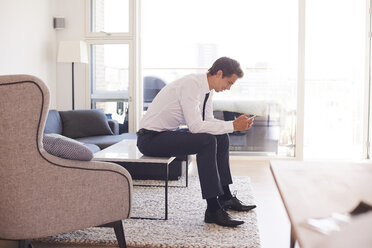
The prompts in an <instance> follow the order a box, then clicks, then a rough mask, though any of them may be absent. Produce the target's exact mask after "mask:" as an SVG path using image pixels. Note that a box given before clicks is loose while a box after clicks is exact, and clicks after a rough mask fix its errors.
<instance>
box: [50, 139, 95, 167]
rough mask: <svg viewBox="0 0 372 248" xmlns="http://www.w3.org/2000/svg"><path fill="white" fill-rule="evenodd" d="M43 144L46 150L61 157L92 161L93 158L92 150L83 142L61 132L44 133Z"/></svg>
mask: <svg viewBox="0 0 372 248" xmlns="http://www.w3.org/2000/svg"><path fill="white" fill-rule="evenodd" d="M43 146H44V149H45V151H47V152H48V153H50V154H52V155H54V156H56V157H60V158H66V159H71V160H81V161H90V160H92V158H93V153H92V151H91V150H90V149H89V148H88V147H86V146H85V145H84V144H83V143H80V142H79V141H76V140H73V139H70V138H67V137H65V136H62V135H60V134H46V135H44V137H43Z"/></svg>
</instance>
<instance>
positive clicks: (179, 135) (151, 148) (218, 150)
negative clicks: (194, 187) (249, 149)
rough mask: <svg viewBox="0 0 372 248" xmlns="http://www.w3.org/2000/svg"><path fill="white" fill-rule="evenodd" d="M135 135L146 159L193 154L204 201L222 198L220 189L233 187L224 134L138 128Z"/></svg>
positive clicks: (227, 144) (226, 139) (226, 136)
mask: <svg viewBox="0 0 372 248" xmlns="http://www.w3.org/2000/svg"><path fill="white" fill-rule="evenodd" d="M137 135H138V138H137V147H138V149H139V150H140V151H141V153H143V154H144V155H146V156H152V157H171V156H182V155H189V154H196V161H197V167H198V173H199V180H200V186H201V191H202V197H203V199H208V198H212V197H216V196H220V195H223V190H222V187H223V186H226V185H229V184H232V179H231V172H230V161H229V160H230V159H229V136H228V135H227V134H222V135H212V134H208V133H190V132H178V131H165V132H154V131H147V130H144V129H141V130H140V131H139V132H138V133H137Z"/></svg>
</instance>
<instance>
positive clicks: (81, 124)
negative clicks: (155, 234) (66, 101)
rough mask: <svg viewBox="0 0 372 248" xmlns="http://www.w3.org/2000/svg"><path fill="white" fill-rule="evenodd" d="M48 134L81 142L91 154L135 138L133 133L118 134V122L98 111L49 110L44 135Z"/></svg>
mask: <svg viewBox="0 0 372 248" xmlns="http://www.w3.org/2000/svg"><path fill="white" fill-rule="evenodd" d="M105 122H106V123H107V124H106V125H107V127H106V126H105ZM88 129H89V130H88ZM107 129H109V130H107ZM109 131H111V133H110V132H109ZM49 133H56V134H61V135H63V136H66V137H69V138H72V139H75V140H77V141H79V142H82V143H83V144H84V145H86V146H87V147H88V148H89V149H90V150H91V151H92V152H93V153H95V152H98V151H100V150H102V149H105V148H106V147H109V146H111V145H113V144H115V143H117V142H120V141H122V140H123V139H135V138H136V137H137V136H136V134H135V133H123V134H119V124H118V122H117V121H116V120H112V119H106V117H105V115H104V114H103V111H102V112H101V113H100V110H97V109H89V110H71V111H57V110H49V113H48V118H47V121H46V124H45V129H44V134H49ZM87 135H88V136H87Z"/></svg>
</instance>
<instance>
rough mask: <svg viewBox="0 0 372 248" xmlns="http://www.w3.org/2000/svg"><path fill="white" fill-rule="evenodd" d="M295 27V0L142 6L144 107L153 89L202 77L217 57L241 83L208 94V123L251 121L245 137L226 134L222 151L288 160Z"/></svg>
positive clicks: (164, 0) (146, 1) (147, 1)
mask: <svg viewBox="0 0 372 248" xmlns="http://www.w3.org/2000/svg"><path fill="white" fill-rule="evenodd" d="M159 6H167V7H166V8H159ZM154 10H156V11H154ZM170 10H171V11H170ZM284 13H285V14H284ZM297 23H298V5H297V1H295V0H285V1H276V0H262V1H247V0H231V1H228V2H226V1H216V0H203V1H199V0H187V1H186V0H183V1H173V0H156V1H153V0H143V1H142V54H143V61H142V65H143V68H144V69H143V75H144V90H145V91H144V94H145V95H144V101H145V102H144V104H145V105H146V104H148V103H149V102H150V101H151V96H152V95H154V93H156V90H158V88H159V87H162V86H164V85H165V84H168V83H170V82H172V81H173V80H175V79H177V78H179V77H181V76H183V75H185V74H188V73H206V71H207V69H208V68H209V67H210V66H211V65H212V63H213V62H214V60H216V59H217V58H219V57H221V56H228V57H231V58H234V59H236V60H238V61H239V62H240V63H241V65H242V67H243V69H244V73H245V76H244V78H242V79H240V80H238V81H237V83H236V85H234V86H233V87H232V89H231V91H230V92H226V93H218V94H215V98H214V110H215V116H216V117H217V118H221V119H224V120H232V119H234V118H235V117H236V116H237V115H238V114H240V113H247V114H257V115H258V117H257V118H256V121H255V124H254V126H253V128H252V129H251V130H249V131H244V132H234V133H232V134H230V150H232V151H238V152H250V153H253V154H256V155H274V156H284V157H287V156H289V157H293V156H294V151H295V145H296V144H295V134H296V111H297V109H296V100H297V91H296V90H297V50H298V49H297V43H298V25H297ZM155 82H157V83H155ZM151 90H152V92H153V93H152V94H151Z"/></svg>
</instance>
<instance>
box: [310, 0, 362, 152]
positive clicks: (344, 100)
mask: <svg viewBox="0 0 372 248" xmlns="http://www.w3.org/2000/svg"><path fill="white" fill-rule="evenodd" d="M365 41H366V1H364V0H357V1H349V0H341V1H339V0H327V1H323V0H311V1H307V5H306V42H305V44H306V56H305V58H306V61H305V65H306V73H305V75H306V82H305V111H304V113H305V126H304V128H305V131H304V136H305V139H304V157H305V158H361V157H363V150H364V149H365V145H366V139H365V138H364V135H365V131H366V129H365V128H364V125H365V124H364V123H366V122H367V119H366V118H365V115H364V111H365V110H366V108H365V107H364V106H366V104H365V103H366V102H365V97H364V96H365V91H366V90H365V89H366V88H365V87H366V85H365V71H366V67H365V62H366V52H365V49H366V42H365Z"/></svg>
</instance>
